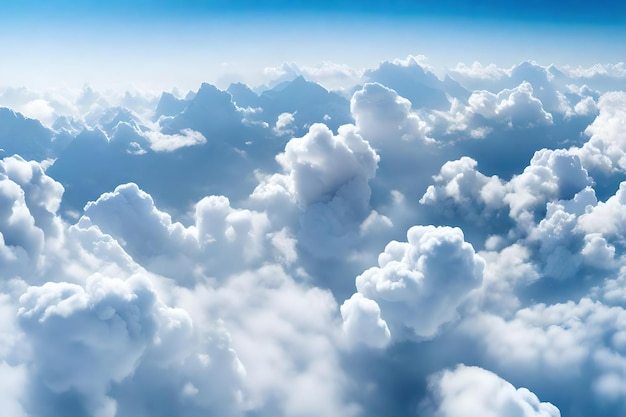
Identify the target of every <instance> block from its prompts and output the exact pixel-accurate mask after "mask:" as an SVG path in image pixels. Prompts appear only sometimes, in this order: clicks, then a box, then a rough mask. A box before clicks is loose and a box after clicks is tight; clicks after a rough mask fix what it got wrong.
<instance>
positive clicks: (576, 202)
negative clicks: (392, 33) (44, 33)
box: [0, 56, 626, 417]
mask: <svg viewBox="0 0 626 417" xmlns="http://www.w3.org/2000/svg"><path fill="white" fill-rule="evenodd" d="M571 68H574V67H570V68H569V69H568V68H559V67H556V66H554V65H549V66H542V65H539V64H537V63H535V62H522V63H520V64H519V65H515V66H513V67H511V68H499V67H497V66H495V65H481V64H478V63H475V64H473V65H472V66H463V65H459V66H457V67H456V69H454V70H451V71H447V74H442V75H441V77H438V76H435V75H434V73H433V72H432V71H434V70H433V69H432V68H431V67H430V66H428V65H427V64H426V63H425V61H424V58H423V57H412V56H409V57H408V58H406V59H400V60H391V61H387V62H383V63H381V64H380V65H378V66H377V68H372V69H369V70H367V69H366V70H364V71H361V70H356V69H353V68H351V67H348V66H344V65H340V64H335V63H331V62H326V63H323V64H322V65H320V66H316V67H314V66H311V67H305V66H300V65H297V64H291V63H288V64H286V65H283V66H281V67H278V68H274V69H273V70H268V76H271V77H272V78H276V79H281V77H283V79H282V80H280V81H281V82H280V83H276V84H271V85H270V86H267V88H266V89H265V90H263V91H261V90H257V91H259V92H258V93H257V92H255V90H253V89H251V88H250V87H248V86H246V85H244V84H233V85H231V86H230V87H229V88H228V90H225V91H223V90H219V89H217V88H216V87H214V86H212V85H210V84H203V85H202V86H201V87H200V88H199V89H198V90H197V91H196V92H190V93H189V94H184V93H182V92H180V91H176V90H172V91H171V92H169V93H159V94H155V93H153V92H148V91H145V92H144V91H135V90H133V91H128V92H99V91H96V90H95V89H94V88H92V87H90V86H85V87H84V88H82V89H80V90H76V91H69V90H68V91H64V90H63V91H62V90H58V91H54V90H50V91H45V92H35V91H31V90H28V89H19V88H18V89H5V90H2V92H0V104H3V103H12V104H11V107H12V108H13V109H15V110H17V111H20V110H21V109H27V108H28V109H29V110H28V111H27V113H28V114H29V115H30V116H33V117H37V118H38V119H42V118H47V119H46V120H47V121H46V123H47V124H48V125H49V126H50V127H49V128H48V127H45V126H44V125H42V124H41V123H40V122H39V121H38V120H34V119H29V118H27V117H23V116H22V115H21V114H20V113H17V112H16V111H15V110H10V109H5V110H2V111H0V118H1V119H2V123H0V147H2V148H3V149H4V151H5V155H3V158H4V159H2V160H0V266H1V267H0V278H1V279H0V381H2V382H0V385H2V387H1V388H2V389H1V390H0V391H1V393H0V405H1V406H2V407H0V408H2V410H6V412H7V413H9V414H10V415H11V416H13V415H15V416H29V415H37V416H41V417H58V416H66V415H77V416H81V415H93V416H97V417H113V416H115V417H131V416H132V417H148V416H163V417H165V416H172V415H185V416H189V417H200V416H206V415H220V416H242V415H247V416H248V415H249V416H255V417H266V416H274V417H280V416H296V417H307V416H317V415H320V414H322V415H329V416H336V415H341V416H343V415H345V416H349V417H370V416H376V415H381V414H385V415H411V414H415V413H418V414H419V415H425V416H433V417H435V416H438V417H442V416H448V417H461V416H465V415H472V416H473V415H487V416H488V415H493V416H501V415H513V414H514V415H520V416H525V417H530V416H532V417H539V416H541V417H548V416H551V417H554V416H559V415H560V413H559V410H558V409H560V410H561V413H562V414H563V415H564V416H572V417H576V416H577V415H578V414H580V415H623V414H624V413H625V410H626V402H624V400H623V398H624V393H625V392H626V388H625V387H626V372H625V371H624V370H625V369H626V363H625V362H624V352H626V348H625V346H626V343H625V340H626V336H624V335H625V334H626V330H625V329H623V327H624V323H625V322H626V321H625V320H624V317H625V316H624V308H626V291H625V290H624V288H625V285H624V283H625V282H626V278H625V277H626V272H625V271H626V270H625V269H624V268H625V265H626V264H625V261H626V257H625V256H624V249H625V247H624V236H625V233H626V232H625V230H626V224H624V223H625V222H624V218H623V217H624V216H623V215H622V212H624V210H623V209H624V207H623V206H624V201H626V200H625V198H626V197H625V195H624V192H625V187H626V185H624V184H626V182H623V179H624V178H623V173H624V167H623V166H622V165H623V164H622V162H623V161H622V159H624V158H623V153H624V152H623V149H622V148H623V146H622V144H621V141H622V140H621V136H620V135H621V133H620V132H621V131H622V130H623V129H622V125H623V123H622V122H623V119H624V115H623V114H622V113H623V112H622V111H621V108H622V107H624V106H623V104H624V102H625V100H624V97H623V96H622V95H623V93H622V92H620V91H616V92H607V88H609V87H610V86H616V85H618V84H617V83H618V81H619V80H621V78H620V77H621V75H620V74H621V73H620V71H621V70H620V68H621V67H620V65H619V64H618V65H614V66H602V67H596V68H592V69H589V71H583V70H580V71H578V72H576V71H574V70H572V69H571ZM305 77H306V78H305ZM453 78H456V79H458V83H457V82H456V81H454V79H453ZM622 78H623V77H622ZM315 81H319V82H323V83H326V84H323V85H324V86H326V88H331V87H328V85H331V84H333V85H336V86H337V88H338V90H340V91H338V92H332V91H328V90H327V89H326V88H325V87H323V86H321V85H319V84H316V82H315ZM587 82H588V84H587ZM358 83H363V85H360V86H358V87H354V86H355V85H356V84H358ZM618 87H619V88H618V90H621V89H622V87H621V86H619V85H618ZM332 88H334V87H332ZM466 88H467V89H466ZM350 94H351V98H350V99H347V98H346V97H347V96H348V95H350ZM159 97H160V99H159ZM7 105H8V104H7ZM24 111H26V110H24ZM57 115H58V116H59V117H58V118H57V117H56V116H57ZM53 119H56V120H53ZM12 153H17V154H18V155H15V156H9V155H12ZM459 363H465V364H472V365H476V366H466V365H458V364H459ZM496 373H497V374H496ZM407 387H409V388H408V389H407ZM517 387H527V388H528V389H526V388H517ZM531 390H532V392H531ZM539 398H541V400H542V401H550V403H547V402H541V401H540V400H539ZM552 404H554V405H552ZM557 407H558V409H557Z"/></svg>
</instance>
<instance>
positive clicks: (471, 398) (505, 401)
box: [428, 365, 561, 417]
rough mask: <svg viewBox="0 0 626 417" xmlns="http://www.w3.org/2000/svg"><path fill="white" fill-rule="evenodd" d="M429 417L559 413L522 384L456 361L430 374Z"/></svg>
mask: <svg viewBox="0 0 626 417" xmlns="http://www.w3.org/2000/svg"><path fill="white" fill-rule="evenodd" d="M430 391H431V395H432V400H431V401H432V404H429V405H430V407H431V408H432V409H430V410H428V415H429V416H432V417H470V416H486V417H487V416H490V417H499V416H511V415H514V416H520V417H561V413H560V411H559V409H558V408H557V407H555V406H554V405H552V404H550V403H547V402H540V401H539V399H538V398H537V396H536V395H535V394H533V393H532V392H531V391H529V390H528V389H526V388H517V389H516V388H515V387H514V386H513V385H511V383H509V382H507V381H505V380H503V379H502V378H500V377H498V375H496V374H494V373H492V372H489V371H487V370H485V369H482V368H478V367H474V366H463V365H459V366H458V367H456V368H455V369H453V370H446V371H443V372H441V373H439V374H437V375H434V376H432V377H431V378H430Z"/></svg>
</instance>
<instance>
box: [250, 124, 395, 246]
mask: <svg viewBox="0 0 626 417" xmlns="http://www.w3.org/2000/svg"><path fill="white" fill-rule="evenodd" d="M276 160H277V161H278V163H279V164H280V166H281V168H282V170H283V173H280V174H274V175H271V176H269V177H266V178H264V179H263V180H262V182H261V184H259V186H258V187H257V188H256V189H255V190H254V193H253V194H252V198H253V199H254V200H257V201H260V202H262V203H263V204H265V205H272V206H270V207H276V209H277V210H279V212H283V213H284V212H287V213H288V212H289V211H288V209H287V210H285V206H287V207H288V206H289V202H292V203H294V204H295V205H296V206H297V207H298V209H299V213H300V214H299V223H300V225H299V234H298V243H299V244H300V245H302V247H304V248H305V249H306V250H307V251H308V252H310V253H312V254H313V255H314V256H316V257H322V258H329V257H336V256H341V254H342V253H345V252H346V250H349V249H350V248H351V247H352V246H353V245H354V244H355V243H356V242H355V240H356V239H358V237H359V233H360V230H361V229H360V226H361V225H362V224H363V222H364V221H366V220H367V219H369V218H370V216H371V214H372V210H371V208H370V204H369V200H370V195H371V191H370V187H369V184H368V181H369V180H370V179H371V178H373V177H374V176H375V174H376V168H377V165H378V161H379V156H378V155H377V153H376V151H374V149H372V147H371V146H370V144H369V143H368V142H367V141H366V140H364V139H363V138H362V137H361V135H360V134H359V133H358V132H357V128H356V127H355V126H354V125H344V126H342V127H340V128H339V131H338V134H337V135H334V134H333V132H332V131H331V130H330V129H328V127H327V126H325V125H324V124H315V125H313V126H311V127H310V129H309V131H308V133H307V134H306V135H305V136H303V137H302V138H293V139H291V140H290V141H289V142H288V143H287V145H286V146H285V151H284V152H283V153H281V154H279V155H277V156H276ZM277 205H278V206H281V208H278V207H277ZM292 213H293V211H292ZM291 215H293V214H291ZM284 217H289V216H288V215H287V216H284ZM373 219H378V221H379V222H382V223H383V224H387V223H388V220H387V221H385V219H384V218H380V217H379V216H376V214H374V218H373ZM282 221H283V222H284V221H285V220H284V218H283V219H282ZM274 223H276V222H274Z"/></svg>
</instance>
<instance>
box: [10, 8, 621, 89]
mask: <svg viewBox="0 0 626 417" xmlns="http://www.w3.org/2000/svg"><path fill="white" fill-rule="evenodd" d="M2 9H3V10H2ZM0 10H2V12H1V13H0V41H1V44H0V54H1V55H2V56H4V57H5V60H6V62H11V63H12V65H10V66H7V67H5V68H3V69H1V70H0V76H1V79H2V80H4V83H5V84H10V85H16V84H17V85H28V86H34V87H37V88H39V87H42V86H44V85H50V84H52V85H54V86H64V85H72V86H73V85H76V84H79V85H80V84H83V83H93V84H95V85H98V86H102V87H113V88H127V87H129V86H133V85H135V86H139V87H143V88H155V89H159V88H165V87H166V86H171V85H178V86H179V87H181V88H193V87H195V86H196V85H197V84H198V83H200V82H202V81H210V82H215V81H217V80H219V79H220V77H223V75H224V72H225V71H226V70H225V69H224V68H228V70H229V71H232V70H233V68H237V72H238V73H239V75H242V76H243V77H244V78H248V79H250V82H254V81H259V79H258V77H257V78H255V76H254V73H259V72H261V71H262V69H263V68H265V67H267V66H277V65H280V64H281V63H282V62H287V61H295V62H297V63H298V64H300V65H309V66H314V65H319V64H321V63H322V62H323V61H334V62H337V63H340V64H347V65H351V66H354V67H356V68H363V67H372V66H375V65H376V64H377V62H378V61H379V60H381V59H393V58H397V57H405V56H407V55H418V54H423V55H426V56H427V57H428V58H429V59H430V63H431V65H433V66H434V67H436V68H444V67H452V66H454V65H456V63H458V62H466V63H470V62H472V61H474V60H478V61H481V62H482V63H485V64H487V63H491V62H493V63H496V64H498V65H503V66H511V65H513V64H515V63H518V62H520V61H521V60H525V59H535V60H538V61H540V62H542V63H544V64H549V63H557V64H566V63H574V64H577V65H593V64H595V63H599V62H602V63H614V62H618V61H619V60H621V59H622V57H623V56H624V52H626V46H623V45H626V39H625V38H626V35H624V33H626V31H625V30H624V27H625V22H626V6H624V4H623V3H622V2H619V1H613V0H610V1H604V2H600V3H598V2H587V1H584V2H583V1H568V2H539V1H535V0H532V1H526V2H497V1H480V2H476V1H472V2H470V1H464V0H457V1H453V0H446V1H427V2H413V1H388V2H382V1H366V2H349V1H338V2H337V1H316V2H313V1H296V2H282V1H237V2H226V1H191V0H185V1H164V0H151V1H148V0H143V1H133V2H127V1H118V0H114V1H107V2H96V1H84V0H83V1H60V0H56V1H46V2H44V1H40V0H26V1H19V2H12V3H10V4H8V5H7V4H5V5H3V6H1V9H0ZM144 66H148V67H149V68H151V69H152V71H151V73H150V74H149V75H146V74H145V72H144V71H143V67H144ZM44 68H45V71H42V69H44ZM140 69H141V71H140Z"/></svg>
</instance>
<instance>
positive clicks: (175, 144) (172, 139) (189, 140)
mask: <svg viewBox="0 0 626 417" xmlns="http://www.w3.org/2000/svg"><path fill="white" fill-rule="evenodd" d="M145 136H146V137H147V138H148V140H149V141H150V147H151V148H152V150H153V151H156V152H172V151H175V150H176V149H180V148H184V147H186V146H196V145H203V144H205V143H206V138H205V137H204V136H203V135H202V133H200V132H196V131H194V130H191V129H183V130H181V132H180V134H176V135H165V134H163V133H161V132H158V131H148V132H146V133H145Z"/></svg>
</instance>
